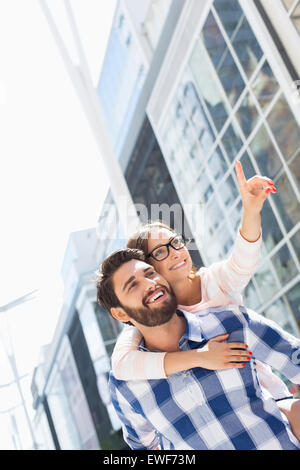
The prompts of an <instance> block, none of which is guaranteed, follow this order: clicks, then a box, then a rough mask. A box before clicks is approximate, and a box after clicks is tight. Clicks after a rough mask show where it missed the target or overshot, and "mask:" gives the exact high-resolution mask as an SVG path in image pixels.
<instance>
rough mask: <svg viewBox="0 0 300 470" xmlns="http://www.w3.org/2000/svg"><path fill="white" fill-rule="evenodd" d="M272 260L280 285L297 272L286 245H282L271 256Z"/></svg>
mask: <svg viewBox="0 0 300 470" xmlns="http://www.w3.org/2000/svg"><path fill="white" fill-rule="evenodd" d="M272 262H273V265H274V267H275V270H276V272H277V275H278V277H279V280H280V282H281V283H282V285H284V284H286V283H287V282H289V281H290V280H291V279H293V277H294V276H295V275H296V274H297V268H296V265H295V263H294V261H293V259H292V256H291V253H290V250H289V249H288V247H287V245H283V247H282V248H280V250H279V251H278V252H277V253H276V254H275V255H274V256H273V257H272Z"/></svg>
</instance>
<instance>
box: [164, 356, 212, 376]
mask: <svg viewBox="0 0 300 470" xmlns="http://www.w3.org/2000/svg"><path fill="white" fill-rule="evenodd" d="M201 354H202V353H201V352H199V351H198V350H197V349H190V350H188V351H178V352H167V353H166V354H165V357H164V370H165V374H166V376H167V377H169V375H172V374H177V373H178V372H183V371H184V370H189V369H193V368H194V367H201ZM203 359H204V358H203ZM203 362H204V361H203Z"/></svg>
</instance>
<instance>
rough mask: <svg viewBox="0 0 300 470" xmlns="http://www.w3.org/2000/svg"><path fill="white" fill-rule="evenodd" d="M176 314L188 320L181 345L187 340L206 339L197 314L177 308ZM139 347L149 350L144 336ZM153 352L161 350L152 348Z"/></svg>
mask: <svg viewBox="0 0 300 470" xmlns="http://www.w3.org/2000/svg"><path fill="white" fill-rule="evenodd" d="M176 314H177V315H179V316H180V317H185V320H186V322H185V331H184V333H183V335H182V337H181V338H180V340H179V342H178V345H179V347H181V346H182V345H183V344H184V343H185V342H186V341H195V342H197V343H199V342H202V341H205V340H206V337H205V335H204V334H203V332H202V328H201V322H200V321H199V319H197V316H196V315H195V314H194V313H190V312H187V311H185V310H182V309H180V310H179V309H177V310H176ZM138 347H139V349H140V350H142V351H149V349H147V348H146V347H145V340H144V337H142V339H141V341H140V343H139V346H138ZM151 352H161V351H160V350H151Z"/></svg>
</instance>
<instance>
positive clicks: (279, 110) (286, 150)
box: [267, 96, 300, 160]
mask: <svg viewBox="0 0 300 470" xmlns="http://www.w3.org/2000/svg"><path fill="white" fill-rule="evenodd" d="M267 121H268V123H269V125H270V127H271V129H272V132H273V134H274V137H275V139H276V142H277V143H278V146H279V148H280V150H281V152H282V155H283V156H284V158H285V159H286V160H288V159H289V158H290V157H292V156H293V155H294V153H295V152H296V151H297V149H298V148H299V143H300V129H299V126H298V124H297V122H296V119H295V117H294V115H293V114H292V112H291V110H290V107H289V105H288V104H287V101H286V99H285V98H284V97H283V96H281V97H280V98H279V99H278V100H277V101H276V103H275V105H274V107H273V108H272V111H271V112H270V114H269V116H268V118H267Z"/></svg>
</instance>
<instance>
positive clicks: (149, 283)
mask: <svg viewBox="0 0 300 470" xmlns="http://www.w3.org/2000/svg"><path fill="white" fill-rule="evenodd" d="M143 288H144V291H145V294H147V293H148V292H151V291H152V290H154V289H155V288H156V279H150V278H149V277H145V278H144V281H143Z"/></svg>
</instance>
